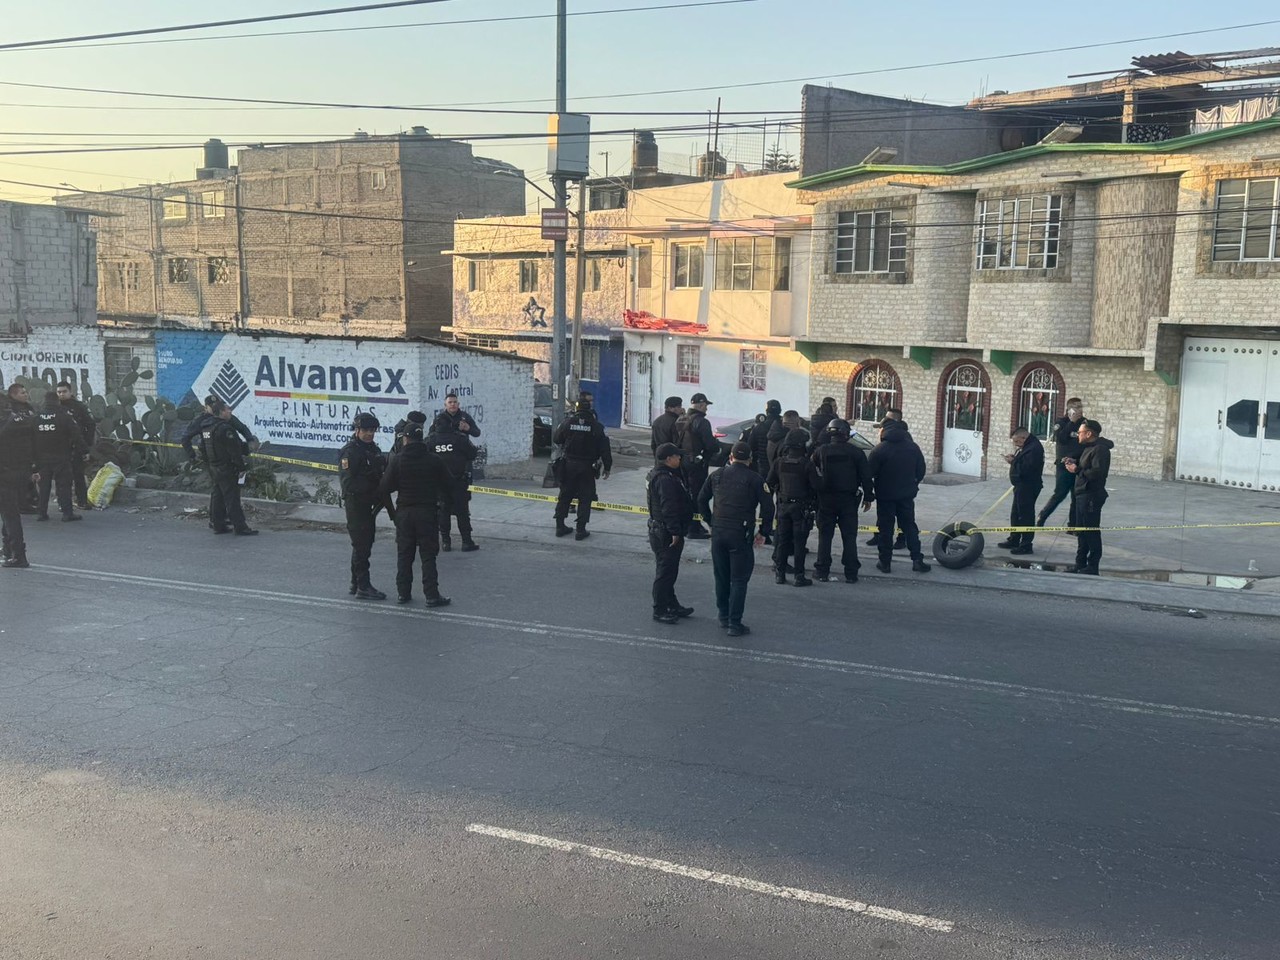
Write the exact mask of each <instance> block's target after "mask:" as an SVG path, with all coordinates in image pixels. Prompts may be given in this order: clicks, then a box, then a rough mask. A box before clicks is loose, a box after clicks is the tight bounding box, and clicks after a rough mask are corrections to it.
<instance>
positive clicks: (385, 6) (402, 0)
mask: <svg viewBox="0 0 1280 960" xmlns="http://www.w3.org/2000/svg"><path fill="white" fill-rule="evenodd" d="M449 2H450V0H394V2H390V3H366V4H362V5H360V6H357V7H330V8H329V9H327V10H303V11H299V12H298V13H274V14H270V15H268V16H263V17H241V18H239V19H236V20H210V21H206V22H204V23H186V24H181V25H179V26H174V27H145V28H143V29H140V30H118V31H116V32H114V33H89V34H83V35H81V36H77V37H54V38H51V39H48V40H21V41H19V42H17V43H0V51H3V50H25V49H29V48H31V47H49V46H53V45H54V44H59V43H80V42H83V41H85V40H111V39H114V38H116V37H141V36H146V35H149V34H156V33H178V32H180V31H183V30H209V29H212V28H214V27H237V26H241V25H243V24H250V23H271V22H274V21H279V20H303V19H306V18H308V17H331V16H334V15H336V14H340V13H367V12H369V11H371V10H391V9H394V8H397V7H421V6H426V5H427V4H434V3H449Z"/></svg>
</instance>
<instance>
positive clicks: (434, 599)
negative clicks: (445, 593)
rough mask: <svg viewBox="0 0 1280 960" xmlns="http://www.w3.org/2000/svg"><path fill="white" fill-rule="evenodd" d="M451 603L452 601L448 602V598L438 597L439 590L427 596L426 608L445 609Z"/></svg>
mask: <svg viewBox="0 0 1280 960" xmlns="http://www.w3.org/2000/svg"><path fill="white" fill-rule="evenodd" d="M452 602H453V601H452V600H450V599H449V598H448V597H442V596H440V591H439V590H432V591H430V592H429V593H428V594H427V606H428V607H447V606H448V605H449V604H451V603H452Z"/></svg>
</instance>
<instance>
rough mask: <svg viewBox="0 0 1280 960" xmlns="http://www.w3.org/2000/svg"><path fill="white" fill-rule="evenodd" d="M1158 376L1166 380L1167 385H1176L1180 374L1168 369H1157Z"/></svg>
mask: <svg viewBox="0 0 1280 960" xmlns="http://www.w3.org/2000/svg"><path fill="white" fill-rule="evenodd" d="M1156 376H1157V377H1159V378H1160V379H1161V380H1163V381H1164V383H1165V386H1167V387H1176V386H1177V385H1178V375H1177V374H1176V373H1170V372H1169V371H1168V370H1157V371H1156Z"/></svg>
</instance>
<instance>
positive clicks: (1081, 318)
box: [793, 119, 1280, 489]
mask: <svg viewBox="0 0 1280 960" xmlns="http://www.w3.org/2000/svg"><path fill="white" fill-rule="evenodd" d="M1278 184H1280V119H1269V120H1264V121H1261V122H1257V123H1252V124H1244V125H1239V126H1235V127H1230V128H1226V129H1222V130H1218V131H1214V132H1210V133H1204V134H1198V135H1189V136H1184V137H1179V138H1174V139H1169V140H1165V141H1162V142H1155V143H1144V144H1136V143H1126V144H1117V143H1082V144H1041V145H1036V146H1032V147H1028V148H1025V149H1021V150H1015V151H1011V152H1007V153H1002V154H998V155H995V156H990V157H984V158H978V159H974V160H970V161H964V162H960V163H955V164H951V165H948V166H933V167H926V166H901V165H895V166H885V165H859V166H855V167H851V168H846V169H844V170H837V171H831V172H828V173H824V174H819V175H815V176H811V177H806V178H802V179H800V180H798V181H795V182H794V183H793V186H794V187H796V188H797V189H798V191H799V194H800V197H801V199H802V200H803V201H804V202H806V203H808V204H810V205H812V209H813V213H814V219H813V238H814V244H813V254H812V259H811V264H810V268H809V272H810V286H809V329H808V334H807V337H806V339H805V340H804V341H803V342H798V346H799V347H800V348H801V349H803V350H805V351H806V352H809V353H811V354H812V356H813V357H814V360H815V362H814V364H813V367H812V375H811V380H810V399H811V400H813V399H815V398H819V397H821V396H823V395H828V394H829V395H832V396H835V397H837V398H839V399H840V401H841V404H842V410H841V412H842V413H843V414H844V415H846V416H848V417H849V418H850V419H851V420H853V421H855V423H856V424H858V425H861V426H862V427H863V428H864V429H865V428H868V427H869V426H870V424H871V423H873V422H874V421H876V420H878V419H879V418H880V417H881V416H882V414H883V411H884V408H885V407H887V406H898V407H901V408H903V410H904V415H905V418H906V419H907V421H908V423H909V424H910V426H911V431H912V434H913V435H914V436H915V439H916V440H917V442H919V443H920V445H921V447H922V448H923V449H924V451H925V454H926V456H927V457H929V458H930V460H931V464H932V469H933V470H935V471H941V472H947V473H955V474H960V475H969V476H987V475H991V476H998V475H999V473H1000V472H1001V471H1003V469H1004V466H1003V463H1002V462H1001V461H1000V459H999V456H998V455H999V454H1000V453H1002V452H1005V451H1006V450H1007V449H1009V448H1008V445H1007V437H1008V435H1009V433H1010V431H1011V429H1013V428H1015V427H1018V426H1026V427H1028V428H1029V429H1031V430H1033V432H1035V433H1037V434H1039V435H1041V436H1042V437H1043V436H1045V435H1046V434H1047V430H1048V426H1049V425H1050V424H1051V423H1052V421H1053V419H1055V418H1056V417H1058V416H1060V415H1061V414H1062V411H1063V407H1064V402H1065V400H1066V398H1067V397H1068V396H1080V397H1082V398H1083V399H1084V403H1085V408H1086V410H1087V411H1088V414H1089V415H1090V416H1091V417H1094V418H1096V419H1098V420H1100V421H1101V422H1102V424H1103V427H1104V433H1105V435H1106V436H1109V437H1110V438H1111V439H1112V440H1114V441H1115V444H1116V449H1115V451H1114V452H1113V459H1112V468H1113V469H1114V470H1116V471H1117V472H1118V473H1125V474H1131V475H1137V476H1144V477H1153V478H1162V477H1163V478H1179V479H1188V480H1200V481H1207V482H1213V483H1223V484H1228V485H1232V486H1240V487H1245V488H1251V489H1259V488H1266V489H1277V488H1280V450H1277V451H1276V453H1275V454H1273V453H1272V446H1273V445H1275V444H1280V343H1277V342H1276V341H1277V340H1280V333H1278V332H1277V329H1278V328H1280V295H1278V294H1280V287H1278V286H1276V281H1280V247H1278V246H1277V217H1276V213H1275V211H1276V209H1277V207H1280V196H1278V195H1277V189H1278V188H1277V185H1278ZM1268 191H1270V192H1268ZM1272 357H1276V360H1275V361H1273V360H1272V359H1271V358H1272ZM1268 373H1271V376H1270V379H1268ZM1273 456H1274V457H1275V458H1276V459H1274V460H1272V459H1271V458H1272V457H1273Z"/></svg>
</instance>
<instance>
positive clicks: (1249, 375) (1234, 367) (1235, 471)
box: [1222, 340, 1267, 489]
mask: <svg viewBox="0 0 1280 960" xmlns="http://www.w3.org/2000/svg"><path fill="white" fill-rule="evenodd" d="M1223 349H1224V350H1227V349H1229V350H1230V351H1231V352H1230V353H1229V354H1227V395H1226V401H1225V403H1226V406H1225V407H1224V408H1223V410H1222V428H1223V429H1222V482H1223V483H1225V484H1226V485H1227V486H1230V487H1246V488H1248V489H1255V488H1256V487H1257V485H1258V468H1259V466H1260V465H1261V463H1262V412H1263V409H1264V406H1265V405H1264V403H1263V395H1264V394H1265V393H1266V386H1267V354H1266V350H1265V346H1264V344H1261V343H1258V342H1256V341H1253V342H1250V341H1245V342H1241V341H1239V340H1237V341H1234V342H1233V343H1232V345H1231V346H1230V347H1224V348H1223Z"/></svg>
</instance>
